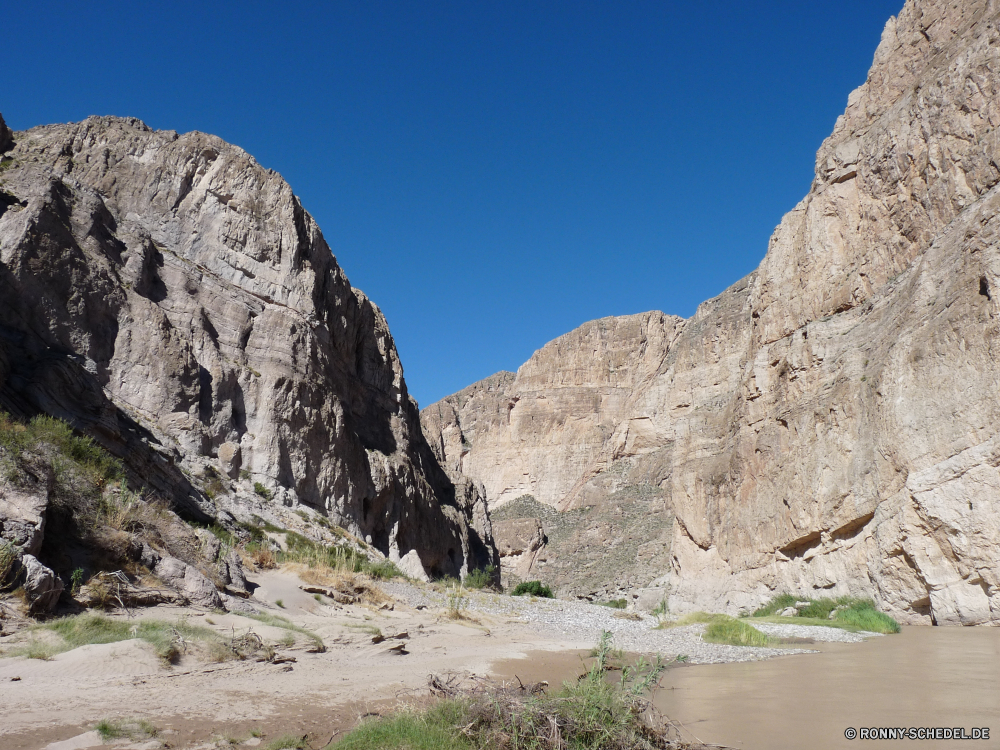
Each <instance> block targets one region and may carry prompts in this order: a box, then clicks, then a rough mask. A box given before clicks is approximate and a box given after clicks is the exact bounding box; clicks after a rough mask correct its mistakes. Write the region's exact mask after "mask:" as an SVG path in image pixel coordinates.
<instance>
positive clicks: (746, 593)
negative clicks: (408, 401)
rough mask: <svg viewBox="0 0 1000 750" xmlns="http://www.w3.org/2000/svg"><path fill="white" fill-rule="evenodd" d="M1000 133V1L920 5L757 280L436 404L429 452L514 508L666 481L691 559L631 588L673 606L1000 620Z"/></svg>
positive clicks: (553, 351)
mask: <svg viewBox="0 0 1000 750" xmlns="http://www.w3.org/2000/svg"><path fill="white" fill-rule="evenodd" d="M998 124H1000V6H998V4H997V3H995V2H992V1H987V0H970V1H969V2H964V3H954V2H944V1H943V0H908V1H907V3H906V5H905V7H904V8H903V9H902V11H901V12H900V14H899V16H898V17H897V18H893V19H890V21H889V22H888V24H887V25H886V28H885V31H884V33H883V36H882V41H881V44H880V45H879V47H878V50H877V52H876V54H875V60H874V64H873V66H872V68H871V71H870V73H869V75H868V79H867V81H866V82H865V84H864V85H863V86H861V87H860V88H859V89H857V90H856V91H854V92H853V93H852V94H851V95H850V97H849V100H848V107H847V111H846V112H845V113H844V115H842V116H841V117H840V118H839V119H838V120H837V123H836V125H835V127H834V131H833V134H832V135H831V136H830V137H829V138H828V139H827V140H826V141H825V142H824V143H823V145H822V147H821V149H820V151H819V154H818V156H817V160H816V176H815V180H814V182H813V185H812V188H811V190H810V192H809V194H808V195H807V196H806V198H805V199H804V200H803V201H802V202H801V203H800V204H799V205H798V206H796V207H795V208H794V209H793V210H792V211H791V212H790V213H789V214H788V215H787V216H785V217H784V219H783V221H782V222H781V225H780V226H779V227H778V228H777V230H776V231H775V233H774V235H773V237H772V238H771V241H770V244H769V247H768V251H767V255H766V257H765V258H764V260H763V261H762V263H761V265H760V267H759V268H758V269H757V271H755V272H754V273H753V274H751V275H750V276H748V277H746V278H745V279H743V280H742V281H740V282H738V283H737V284H735V285H734V286H733V287H731V288H730V289H728V290H726V291H725V292H724V293H723V294H721V295H720V296H719V297H716V298H714V299H712V300H709V301H707V302H705V303H703V304H702V305H701V306H700V307H699V308H698V310H697V312H696V314H695V315H694V317H692V318H691V319H689V320H686V321H681V320H678V319H673V318H668V317H667V316H663V315H661V314H659V313H650V314H645V315H640V316H630V317H628V318H615V319H605V320H601V321H596V322H594V323H589V324H587V325H586V326H583V327H582V328H581V329H579V330H577V331H574V332H573V333H571V334H568V335H567V336H564V337H562V338H560V339H557V340H556V341H554V342H552V343H551V344H549V345H547V346H546V347H544V348H542V349H541V350H539V351H538V352H537V353H536V354H535V355H534V356H533V357H532V358H531V360H529V361H528V362H527V363H526V364H525V365H524V366H522V367H521V368H520V369H519V370H518V372H517V374H516V375H511V374H509V373H505V374H501V375H498V376H494V377H493V378H490V379H487V380H486V381H483V382H482V383H479V384H476V385H474V386H470V387H469V388H467V389H466V390H464V391H462V392H461V393H459V394H456V395H455V396H452V397H449V398H448V399H445V400H444V401H442V402H440V403H438V404H435V405H432V406H430V407H428V408H427V409H425V410H424V412H423V419H424V429H425V431H426V432H427V434H428V441H429V442H430V443H431V445H432V446H433V447H434V449H435V451H436V452H437V453H438V455H439V457H440V459H441V460H442V463H443V464H444V465H445V466H446V467H447V468H448V469H449V471H452V472H454V473H459V472H460V473H462V474H464V475H466V476H468V477H470V478H471V479H473V480H474V481H480V482H482V484H483V486H484V488H485V492H486V496H487V500H488V502H489V503H491V504H496V505H502V504H503V503H505V502H506V501H508V500H509V499H511V498H513V497H516V496H518V495H521V494H526V493H530V494H532V495H533V496H534V497H535V498H536V499H537V500H538V501H540V502H542V503H545V504H547V505H550V506H554V507H556V508H558V509H560V510H563V511H566V510H570V509H574V508H584V507H595V508H596V507H601V506H602V505H607V503H608V501H609V498H611V497H612V496H613V495H614V493H616V492H621V491H622V490H625V489H630V488H636V487H647V488H650V490H649V491H650V492H653V493H655V496H656V497H657V498H658V499H659V500H660V501H661V502H662V508H663V509H662V510H659V511H653V510H651V511H650V512H651V513H653V512H656V513H660V514H663V516H664V517H665V518H670V519H671V520H670V523H671V532H670V534H669V536H670V539H669V542H665V543H663V548H664V549H666V550H667V551H668V552H669V564H667V565H664V566H659V565H656V564H654V565H649V564H646V563H644V562H643V561H642V560H641V559H640V557H639V556H638V555H637V556H636V558H635V559H634V560H633V561H632V562H631V570H632V571H633V572H634V575H633V579H641V585H639V586H638V588H639V589H642V588H647V589H650V590H652V591H654V592H655V591H662V593H663V595H665V596H669V603H670V606H671V608H672V609H673V610H674V611H684V610H689V609H725V610H727V611H731V612H735V611H738V610H740V609H744V608H750V607H754V606H756V605H757V604H759V603H760V602H761V601H763V600H765V599H767V598H768V597H770V596H771V595H773V594H774V593H776V592H785V591H788V592H793V593H799V594H801V595H814V596H815V595H831V596H832V595H840V594H853V595H871V596H874V597H875V598H876V600H877V602H878V603H879V605H880V606H882V607H883V608H885V609H886V610H887V611H888V612H889V613H891V614H892V615H894V616H896V617H897V618H899V619H900V620H902V621H904V622H909V623H931V622H934V623H939V624H946V623H947V624H953V623H954V624H958V623H961V624H978V623H990V622H993V623H995V622H1000V552H998V550H1000V500H998V498H1000V470H998V467H1000V428H998V425H1000V400H998V398H997V393H998V386H1000V364H998V359H997V358H998V352H997V346H998V344H997V341H998V338H997V335H998V333H1000V308H998V304H1000V303H998V301H997V300H994V299H993V298H994V296H996V295H997V294H998V293H1000V188H998V187H997V185H998V183H1000V131H998V130H997V125H998ZM591 528H592V529H597V528H598V527H597V525H596V524H595V525H592V527H591ZM595 534H597V535H598V538H599V531H595ZM600 541H602V542H603V543H611V542H613V541H614V539H604V540H600ZM653 541H654V538H650V539H649V542H653ZM577 578H578V577H574V575H568V576H567V577H565V579H564V582H565V589H566V590H567V591H577V593H588V591H590V590H592V587H591V589H588V588H587V587H584V588H583V589H581V588H579V587H576V588H575V584H574V581H575V580H577ZM620 583H621V585H622V587H624V588H627V586H625V584H624V582H621V581H620ZM632 590H633V591H635V590H636V587H635V586H634V585H633V586H632ZM647 598H648V599H650V600H653V599H655V598H656V597H655V596H654V597H647Z"/></svg>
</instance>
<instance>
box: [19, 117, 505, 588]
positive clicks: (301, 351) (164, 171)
mask: <svg viewBox="0 0 1000 750" xmlns="http://www.w3.org/2000/svg"><path fill="white" fill-rule="evenodd" d="M0 153H2V161H0V261H2V262H0V405H2V406H3V408H4V409H6V410H7V411H11V412H13V413H15V414H17V415H21V416H29V415H31V414H34V413H39V412H44V413H48V414H51V415H54V416H57V417H60V418H62V419H65V420H67V421H68V422H70V423H71V424H72V425H73V426H74V427H75V428H77V429H78V430H80V431H82V432H84V433H86V434H88V435H90V436H92V437H94V438H95V439H96V440H97V441H98V442H99V443H100V444H101V445H103V446H104V447H106V448H107V449H108V450H110V451H111V452H112V453H114V454H115V455H117V456H119V457H121V458H123V460H124V461H125V463H126V466H127V467H128V469H129V470H130V472H131V473H132V475H133V477H134V478H136V479H141V481H142V482H143V483H144V484H146V485H147V486H152V487H153V488H155V489H156V490H157V491H158V492H159V493H161V494H162V495H163V496H165V497H166V498H168V499H170V500H171V502H173V503H174V504H175V505H176V507H178V508H179V509H181V510H183V511H184V512H186V513H187V514H188V515H189V516H193V517H195V518H201V519H205V518H207V517H215V516H217V515H218V514H219V513H220V512H221V511H223V510H230V511H233V512H234V513H239V512H240V510H241V508H242V509H246V508H247V507H252V506H254V504H257V505H259V504H260V503H261V502H263V500H262V497H267V496H268V495H271V496H273V502H275V503H280V504H283V505H285V506H293V507H294V506H297V505H299V504H304V505H307V506H310V507H312V508H313V509H315V510H317V511H319V512H321V513H323V514H326V515H328V516H329V517H330V519H331V520H333V521H334V522H335V523H336V524H338V525H340V526H342V527H344V528H346V529H348V530H349V531H351V532H352V533H354V534H355V535H357V536H359V537H361V538H368V540H369V542H370V543H371V544H372V545H373V546H375V547H376V548H378V549H379V550H381V551H382V552H383V553H384V554H385V555H387V556H389V557H390V558H391V559H393V560H396V561H401V564H402V565H403V567H404V568H405V569H406V570H407V571H408V572H410V573H411V574H413V575H419V576H423V575H425V574H445V573H450V574H453V575H454V574H458V573H459V572H461V571H463V570H465V569H469V568H472V567H481V566H485V565H487V564H489V563H490V562H492V561H493V560H494V558H495V551H494V549H493V542H492V538H491V536H490V534H491V532H490V527H489V519H488V517H487V516H486V513H485V508H484V507H483V505H482V502H481V501H478V498H477V496H476V495H475V491H474V488H472V487H471V486H469V485H468V483H462V482H460V486H459V487H458V488H457V490H456V487H455V485H454V484H452V482H451V481H450V480H449V479H448V478H447V476H446V475H445V473H444V472H443V471H442V470H441V468H440V466H439V465H438V463H437V461H436V459H435V458H434V456H433V455H432V453H431V452H430V450H429V449H428V447H427V445H426V443H425V442H424V440H423V436H422V434H421V431H420V423H419V415H418V413H417V408H416V404H415V402H414V401H413V400H412V399H410V397H409V395H408V394H407V390H406V384H405V383H404V381H403V370H402V367H401V365H400V362H399V357H398V356H397V353H396V349H395V346H394V344H393V341H392V337H391V336H390V334H389V329H388V326H387V325H386V321H385V318H384V317H383V316H382V313H381V312H380V311H379V309H378V308H377V307H376V306H375V305H374V304H373V303H372V302H371V301H370V300H369V299H368V298H367V297H365V295H364V294H363V293H361V292H360V291H358V290H357V289H352V288H351V286H350V284H349V283H348V280H347V278H346V277H345V275H344V273H343V271H342V270H341V269H340V267H339V266H338V264H337V262H336V260H335V258H334V256H333V255H332V253H331V251H330V248H329V247H328V245H327V243H326V242H325V241H324V239H323V235H322V234H321V233H320V230H319V228H318V227H317V226H316V223H315V222H314V221H313V219H312V217H310V216H309V214H308V213H306V211H305V210H303V208H302V206H301V204H300V203H299V200H298V199H297V198H296V197H295V195H294V194H293V193H292V190H291V188H290V187H289V185H288V184H287V183H286V182H285V181H284V180H282V178H281V177H280V176H279V175H278V174H276V173H275V172H273V171H271V170H268V169H264V168H263V167H261V166H260V165H259V164H257V163H256V161H254V159H253V158H251V157H250V156H249V155H248V154H246V153H245V152H244V151H243V150H241V149H239V148H237V147H235V146H232V145H229V144H227V143H225V142H223V141H221V140H220V139H218V138H216V137H213V136H210V135H205V134H202V133H188V134H184V135H178V134H177V133H175V132H172V131H153V130H151V129H150V128H148V127H146V126H145V125H144V124H143V123H142V122H139V121H138V120H135V119H119V118H111V117H92V118H89V119H88V120H86V121H84V122H82V123H78V124H70V125H55V126H45V127H37V128H34V129H32V130H29V131H26V132H21V133H13V134H12V133H10V132H9V130H7V128H6V126H4V125H3V124H2V120H0ZM220 476H225V477H226V479H225V480H224V481H223V482H222V484H221V485H220V484H219V483H218V482H215V483H214V484H213V486H214V487H215V488H216V491H215V492H212V491H210V490H208V491H206V488H205V484H206V481H205V480H210V479H211V478H213V477H220ZM254 486H257V488H258V489H257V490H256V491H255V490H254ZM220 487H221V488H222V489H228V490H229V491H228V492H220V491H219V488H220Z"/></svg>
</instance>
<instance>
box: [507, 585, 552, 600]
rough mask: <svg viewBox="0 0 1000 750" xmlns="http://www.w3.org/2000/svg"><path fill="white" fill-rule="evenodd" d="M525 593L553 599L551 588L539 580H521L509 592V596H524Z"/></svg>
mask: <svg viewBox="0 0 1000 750" xmlns="http://www.w3.org/2000/svg"><path fill="white" fill-rule="evenodd" d="M525 594H527V595H529V596H540V597H543V598H545V599H555V596H554V595H553V593H552V589H550V588H549V587H548V586H545V585H544V584H543V583H542V582H541V581H522V582H521V583H519V584H517V586H516V587H515V588H514V590H513V591H512V592H511V596H524V595H525Z"/></svg>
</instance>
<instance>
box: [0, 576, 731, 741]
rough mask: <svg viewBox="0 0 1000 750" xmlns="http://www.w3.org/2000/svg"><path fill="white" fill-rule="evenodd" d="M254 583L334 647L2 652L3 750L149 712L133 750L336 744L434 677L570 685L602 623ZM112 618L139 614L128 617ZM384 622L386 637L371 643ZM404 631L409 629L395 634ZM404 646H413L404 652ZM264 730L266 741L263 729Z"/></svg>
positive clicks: (410, 596) (217, 625)
mask: <svg viewBox="0 0 1000 750" xmlns="http://www.w3.org/2000/svg"><path fill="white" fill-rule="evenodd" d="M253 578H254V580H255V582H256V583H257V584H258V587H257V589H256V590H255V591H254V595H253V597H252V599H251V600H250V603H252V604H253V605H254V606H255V607H257V608H258V609H259V610H260V611H262V612H265V613H268V614H274V615H279V616H283V617H287V618H288V619H290V620H291V621H292V622H294V623H295V624H296V625H299V626H302V627H304V628H307V629H309V630H311V631H313V632H314V633H316V634H318V635H319V636H320V637H321V638H322V639H323V641H324V642H325V645H326V651H325V652H323V653H315V652H312V651H311V647H312V644H311V643H310V641H309V640H308V638H306V637H303V636H301V635H297V636H296V639H297V640H296V643H295V645H294V646H291V647H285V646H281V645H279V646H278V647H277V653H278V656H279V660H281V659H288V658H293V659H294V662H285V663H270V662H267V661H254V660H247V661H228V662H222V663H212V662H210V661H208V660H207V658H206V654H204V653H202V652H200V651H199V649H198V648H197V647H191V648H190V649H189V650H188V651H187V652H186V653H184V654H183V655H182V656H181V658H180V659H179V661H178V662H177V663H176V664H174V665H166V664H165V663H164V662H163V661H162V660H161V659H159V658H158V657H157V656H156V655H155V654H154V653H153V651H152V649H151V647H150V646H149V645H148V644H146V643H144V642H142V641H138V640H129V641H121V642H118V643H112V644H106V645H91V646H84V647H81V648H77V649H75V650H73V651H68V652H65V653H62V654H59V655H56V656H54V657H53V658H51V659H50V660H47V661H43V660H38V659H28V658H25V657H21V656H18V657H10V656H8V657H6V658H0V716H2V720H0V747H2V748H4V750H21V749H24V750H36V749H40V748H46V749H47V750H75V749H76V748H86V747H97V746H99V745H100V737H99V736H98V735H97V734H96V733H95V732H94V731H93V730H94V728H95V725H96V724H97V722H98V721H100V720H102V719H111V720H115V719H118V720H121V719H145V720H147V721H149V722H150V723H152V724H153V725H154V726H155V727H157V728H158V729H159V734H158V735H157V737H156V738H155V739H151V740H150V739H148V738H147V739H145V740H132V741H128V740H119V741H117V742H116V746H117V747H121V748H149V749H150V750H152V748H158V747H166V746H169V747H171V748H213V747H219V746H223V745H225V746H246V747H253V746H257V745H261V743H263V744H264V745H266V743H267V742H268V741H269V739H268V738H274V737H276V736H279V735H282V734H285V733H294V734H296V735H303V734H306V735H308V742H309V746H310V747H313V748H318V747H325V746H326V744H327V743H328V742H329V741H330V740H331V739H333V738H336V737H337V736H340V735H342V734H343V733H345V732H346V731H348V730H349V729H350V728H351V727H353V726H354V725H355V724H356V723H357V721H358V720H359V718H360V717H362V716H364V715H366V714H370V713H382V712H386V711H389V710H392V709H393V708H396V707H398V706H399V705H400V704H401V703H411V704H412V703H414V702H419V701H420V700H424V699H426V696H427V691H426V685H427V680H428V677H429V675H431V674H440V673H443V672H448V671H450V670H454V671H468V672H472V673H475V674H501V675H504V676H508V677H512V676H513V675H515V674H517V675H518V676H519V677H521V678H522V679H526V680H532V681H538V680H542V679H547V680H548V681H549V682H550V683H552V684H554V685H558V684H559V683H560V682H561V681H562V680H563V679H567V678H571V677H572V676H574V675H575V674H576V670H577V669H578V664H580V663H582V662H581V660H580V656H581V655H582V654H583V653H584V652H585V650H586V649H589V648H590V646H592V645H593V643H594V638H593V633H591V632H590V631H579V630H577V631H572V629H570V630H569V631H567V630H565V629H559V628H553V627H539V623H538V622H533V621H531V620H526V619H525V618H524V617H523V614H524V612H525V611H527V610H526V609H525V608H530V607H533V606H534V607H547V608H548V609H549V610H552V608H553V606H554V605H553V604H552V603H550V602H539V603H532V602H529V600H527V599H523V600H517V601H516V602H514V603H513V604H512V606H515V607H516V608H520V609H519V610H518V612H520V613H521V616H520V617H518V616H511V614H509V613H505V611H504V610H505V609H507V608H508V607H507V605H506V603H505V602H504V600H506V601H507V602H510V601H511V600H510V599H509V598H508V597H499V596H492V597H491V596H489V595H474V596H473V597H472V599H473V601H472V602H471V603H470V604H471V606H470V607H469V609H468V610H467V614H468V616H469V617H470V618H473V619H469V620H452V619H449V618H448V616H447V610H446V606H445V602H446V597H445V595H444V593H443V591H440V590H437V591H436V590H434V589H431V588H428V587H423V588H418V587H410V588H409V589H408V588H406V587H402V588H401V587H400V586H399V585H398V584H393V585H391V586H389V585H387V586H386V587H385V589H386V590H387V591H392V594H393V595H392V599H391V603H388V602H387V603H385V604H383V605H382V608H380V607H379V606H378V605H375V604H353V605H342V604H336V603H334V602H332V601H331V600H330V599H327V598H323V601H322V602H318V601H316V599H315V598H314V596H313V594H310V593H306V592H305V591H303V590H302V589H301V588H300V586H301V585H302V583H303V582H302V581H301V580H300V579H299V578H298V576H297V575H296V572H295V571H294V570H291V569H284V570H276V571H267V572H263V573H259V574H257V575H255V576H253ZM279 602H280V604H279ZM572 605H573V606H569V604H568V605H567V606H566V607H565V611H566V613H567V614H566V617H567V618H568V620H567V621H568V622H569V621H570V620H571V621H572V622H575V623H578V622H579V621H580V619H581V618H582V617H584V616H587V613H586V612H584V613H583V614H581V612H583V610H581V609H580V608H579V606H577V605H576V603H572ZM388 606H391V607H392V608H391V609H388V608H387V607H388ZM555 606H556V607H557V608H558V605H555ZM418 607H420V608H419V609H418ZM592 609H593V610H595V614H594V618H597V619H595V622H596V623H597V624H596V625H595V626H594V627H604V626H603V625H602V624H601V623H603V622H604V621H603V620H600V619H599V618H601V617H605V616H607V617H610V613H608V612H607V611H606V610H605V609H604V608H596V607H592ZM598 610H599V611H598ZM132 614H133V619H141V618H151V619H159V620H167V621H176V620H178V619H184V620H186V621H187V622H188V623H190V624H197V625H204V626H207V627H210V628H212V629H214V630H216V631H217V632H218V633H220V634H222V635H224V636H227V637H230V636H232V635H240V634H243V633H246V632H248V631H251V630H252V631H253V632H254V633H256V634H257V635H259V636H260V637H261V638H262V639H263V640H264V641H267V642H270V643H278V642H279V641H280V640H281V639H282V637H285V636H287V631H285V630H283V629H281V628H276V627H272V626H269V625H266V624H264V623H261V622H258V621H256V620H253V619H249V618H248V617H246V616H243V615H240V614H236V613H218V612H214V613H213V612H207V611H204V610H199V609H197V608H191V607H176V606H167V605H161V606H158V607H153V608H148V609H144V610H141V611H137V612H134V613H132ZM516 614H517V613H515V615H516ZM112 616H114V617H118V618H125V619H130V618H129V617H128V615H127V614H124V613H115V614H113V615H112ZM607 622H613V621H612V620H607ZM617 622H621V623H622V625H623V627H624V626H625V625H628V626H629V627H634V623H631V622H628V621H617ZM647 626H648V624H647ZM374 628H377V629H378V630H379V631H380V632H381V634H382V635H384V636H385V637H386V640H385V641H383V642H381V643H377V644H376V643H373V642H372V633H371V632H369V631H371V630H373V629H374ZM659 632H662V631H659ZM401 633H405V634H406V635H405V637H403V638H401V639H399V638H394V637H393V636H395V635H398V634H401ZM27 637H31V636H30V634H29V633H26V632H23V631H22V632H21V633H19V634H15V635H14V636H7V637H4V638H0V650H10V649H11V648H12V647H13V646H15V645H16V642H20V641H23V640H24V639H25V638H27ZM669 637H671V638H676V634H675V633H672V634H670V636H669ZM691 637H692V638H693V639H694V638H696V637H697V633H692V634H691ZM401 643H403V644H405V647H404V648H405V653H398V652H396V651H393V650H391V649H392V647H394V646H398V645H399V644H401ZM727 648H732V647H727ZM549 654H550V655H551V656H552V658H551V659H547V658H546V655H549ZM254 730H256V731H257V732H258V733H263V735H264V736H263V738H260V737H253V736H251V735H252V732H254Z"/></svg>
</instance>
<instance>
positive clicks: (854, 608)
mask: <svg viewBox="0 0 1000 750" xmlns="http://www.w3.org/2000/svg"><path fill="white" fill-rule="evenodd" d="M797 601H802V602H806V601H807V602H809V606H807V607H801V608H799V610H798V615H797V616H796V617H779V616H778V614H777V613H778V612H780V611H781V610H783V609H785V608H787V607H791V606H794V604H795V602H797ZM834 610H836V614H834V616H833V619H830V614H831V613H832V612H834ZM751 617H767V618H768V619H770V620H771V621H773V622H781V623H795V624H797V625H822V626H825V627H830V628H842V629H844V630H867V631H869V632H871V633H898V632H899V623H898V622H896V621H895V620H894V619H893V618H891V617H889V615H887V614H885V613H883V612H879V611H878V608H877V607H876V606H875V602H873V601H872V600H871V599H860V598H857V597H852V596H841V597H839V598H837V599H830V598H822V599H807V598H796V597H794V596H792V595H791V594H780V595H778V596H776V597H774V598H773V599H771V601H769V602H768V603H767V604H765V605H764V606H763V607H760V608H759V609H757V610H756V611H755V612H754V613H753V615H751ZM806 620H808V622H806Z"/></svg>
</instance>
